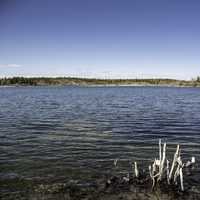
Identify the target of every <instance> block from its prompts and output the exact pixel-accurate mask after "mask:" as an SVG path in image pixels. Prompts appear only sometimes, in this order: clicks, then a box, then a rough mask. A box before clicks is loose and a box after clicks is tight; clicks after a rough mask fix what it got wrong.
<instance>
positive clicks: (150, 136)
mask: <svg viewBox="0 0 200 200" xmlns="http://www.w3.org/2000/svg"><path fill="white" fill-rule="evenodd" d="M159 138H161V139H162V140H163V141H166V142H167V155H168V156H172V154H173V153H174V151H175V148H176V144H178V143H179V144H180V145H181V149H182V151H181V154H182V157H183V160H184V159H185V160H187V159H189V158H191V156H195V157H196V159H197V161H198V160H199V159H200V88H176V87H174V88H173V87H172V88H170V87H72V86H66V87H64V86H63V87H62V86H60V87H6V88H0V180H1V181H8V180H12V179H14V178H16V177H17V178H20V179H25V180H29V181H33V182H34V181H35V182H47V183H49V182H56V181H59V182H64V181H66V180H83V181H86V180H87V181H90V180H93V179H96V178H98V177H102V176H106V175H107V174H110V173H112V172H113V161H114V159H119V161H118V166H119V167H118V170H117V171H116V172H115V173H120V174H123V173H124V174H126V173H127V172H128V171H130V170H131V169H130V162H133V161H137V162H138V165H139V167H141V168H147V169H148V165H149V163H150V162H152V160H153V159H154V158H155V157H158V140H159ZM5 192H6V191H5Z"/></svg>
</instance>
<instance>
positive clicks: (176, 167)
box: [149, 140, 195, 191]
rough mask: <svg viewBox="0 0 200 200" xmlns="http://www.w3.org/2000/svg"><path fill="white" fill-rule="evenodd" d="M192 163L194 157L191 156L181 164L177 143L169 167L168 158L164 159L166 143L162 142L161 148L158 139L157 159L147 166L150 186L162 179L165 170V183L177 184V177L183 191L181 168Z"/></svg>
mask: <svg viewBox="0 0 200 200" xmlns="http://www.w3.org/2000/svg"><path fill="white" fill-rule="evenodd" d="M165 161H166V166H165ZM194 163H195V157H192V159H191V161H188V162H187V163H186V164H183V162H182V159H181V156H180V146H179V145H177V148H176V152H175V154H174V158H173V162H172V164H171V168H170V162H169V160H166V143H164V144H163V148H162V143H161V140H159V160H158V159H155V160H154V162H153V164H152V165H150V166H149V174H150V177H151V179H152V188H154V186H155V184H156V183H157V182H159V181H161V180H162V177H164V171H166V179H167V183H168V184H176V185H177V184H178V181H177V179H178V177H179V178H180V188H181V191H184V184H183V168H184V167H189V166H191V165H193V164H194ZM172 180H173V182H172Z"/></svg>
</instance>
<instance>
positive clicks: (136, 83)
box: [0, 77, 200, 87]
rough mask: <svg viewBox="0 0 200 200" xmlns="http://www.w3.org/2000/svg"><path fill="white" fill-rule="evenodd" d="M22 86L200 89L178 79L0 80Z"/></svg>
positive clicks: (199, 83) (1, 84) (198, 84)
mask: <svg viewBox="0 0 200 200" xmlns="http://www.w3.org/2000/svg"><path fill="white" fill-rule="evenodd" d="M20 86H86V87H117V86H118V87H119V86H120V87H128V86H132V87H147V86H149V87H200V81H199V80H191V81H186V80H176V79H95V78H76V77H56V78H52V77H32V78H27V77H12V78H1V79H0V87H20Z"/></svg>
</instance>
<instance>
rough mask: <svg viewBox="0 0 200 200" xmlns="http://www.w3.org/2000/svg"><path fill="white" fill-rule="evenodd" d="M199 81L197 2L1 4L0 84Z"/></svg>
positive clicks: (34, 0) (18, 0)
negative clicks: (50, 79) (26, 80)
mask: <svg viewBox="0 0 200 200" xmlns="http://www.w3.org/2000/svg"><path fill="white" fill-rule="evenodd" d="M197 75H200V1H199V0H0V76H1V77H2V76H84V77H86V76H88V77H91V76H93V77H97V78H98V77H106V78H109V77H111V78H112V77H115V78H117V77H118V78H123V77H128V78H135V77H141V78H146V77H161V78H165V77H168V78H178V79H190V78H192V77H196V76H197Z"/></svg>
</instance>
